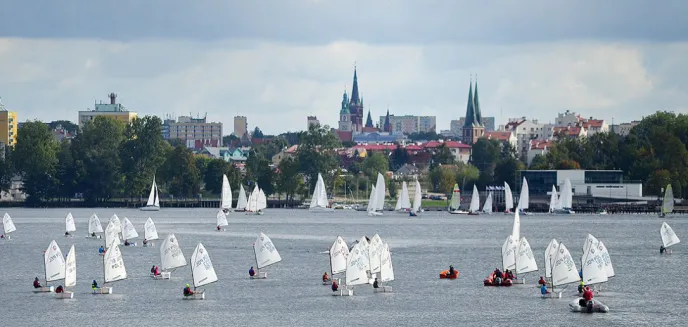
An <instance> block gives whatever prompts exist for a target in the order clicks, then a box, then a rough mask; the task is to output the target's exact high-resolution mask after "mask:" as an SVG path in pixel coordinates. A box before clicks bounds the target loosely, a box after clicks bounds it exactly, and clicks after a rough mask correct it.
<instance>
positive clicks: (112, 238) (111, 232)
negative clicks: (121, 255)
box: [105, 220, 120, 248]
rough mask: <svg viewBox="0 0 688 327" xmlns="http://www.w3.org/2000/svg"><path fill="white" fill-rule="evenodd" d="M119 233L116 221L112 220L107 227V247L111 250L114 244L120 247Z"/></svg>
mask: <svg viewBox="0 0 688 327" xmlns="http://www.w3.org/2000/svg"><path fill="white" fill-rule="evenodd" d="M119 241H120V240H119V231H118V230H117V225H116V224H115V223H114V221H112V220H110V222H109V223H108V224H107V227H105V247H106V248H109V247H110V246H112V244H117V245H119Z"/></svg>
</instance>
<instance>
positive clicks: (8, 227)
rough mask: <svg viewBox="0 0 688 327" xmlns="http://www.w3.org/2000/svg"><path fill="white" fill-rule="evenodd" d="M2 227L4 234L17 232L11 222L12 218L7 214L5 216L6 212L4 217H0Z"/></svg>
mask: <svg viewBox="0 0 688 327" xmlns="http://www.w3.org/2000/svg"><path fill="white" fill-rule="evenodd" d="M2 226H3V227H4V228H5V234H9V233H12V232H14V231H16V230H17V227H15V226H14V222H12V218H11V217H10V215H9V214H7V212H5V216H3V217H2Z"/></svg>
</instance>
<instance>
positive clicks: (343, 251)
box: [323, 236, 349, 284]
mask: <svg viewBox="0 0 688 327" xmlns="http://www.w3.org/2000/svg"><path fill="white" fill-rule="evenodd" d="M329 254H330V273H331V275H330V276H331V278H330V279H331V280H334V279H335V277H334V276H335V275H336V274H341V273H343V272H345V271H346V259H347V258H348V257H349V247H348V246H347V245H346V242H345V241H344V239H343V238H342V237H341V236H337V239H336V240H334V243H332V246H330V253H329ZM323 284H330V282H323ZM337 284H341V280H340V279H339V278H337Z"/></svg>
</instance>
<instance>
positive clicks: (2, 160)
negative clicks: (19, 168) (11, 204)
mask: <svg viewBox="0 0 688 327" xmlns="http://www.w3.org/2000/svg"><path fill="white" fill-rule="evenodd" d="M0 151H3V152H2V154H3V156H2V157H0V191H4V192H9V191H10V188H11V187H12V177H14V174H15V170H14V163H13V162H12V155H13V154H12V148H11V147H8V146H3V147H2V148H0Z"/></svg>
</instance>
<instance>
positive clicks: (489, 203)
mask: <svg viewBox="0 0 688 327" xmlns="http://www.w3.org/2000/svg"><path fill="white" fill-rule="evenodd" d="M483 212H484V213H492V192H490V193H488V194H487V199H485V203H483Z"/></svg>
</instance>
